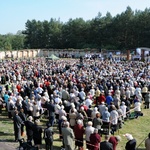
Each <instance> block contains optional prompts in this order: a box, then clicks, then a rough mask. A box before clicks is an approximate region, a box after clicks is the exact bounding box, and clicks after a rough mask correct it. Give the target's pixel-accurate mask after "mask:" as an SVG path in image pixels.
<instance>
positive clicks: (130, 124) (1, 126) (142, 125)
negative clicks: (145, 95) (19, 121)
mask: <svg viewBox="0 0 150 150" xmlns="http://www.w3.org/2000/svg"><path fill="white" fill-rule="evenodd" d="M142 112H143V113H144V116H143V117H139V118H138V119H133V120H127V121H125V124H124V125H123V128H122V129H120V130H119V132H116V133H115V135H120V136H121V137H122V140H121V142H119V144H118V146H117V150H124V147H125V144H126V142H127V139H126V138H125V137H124V136H123V134H125V133H130V134H132V135H133V137H134V138H135V139H136V140H137V146H138V145H139V144H140V143H141V142H142V141H143V140H144V139H145V137H147V135H148V133H149V132H150V126H149V124H150V117H149V114H150V110H148V109H143V110H142ZM45 121H46V120H45V119H42V121H41V125H43V123H44V124H45ZM42 127H43V128H45V126H42ZM54 131H55V134H54V150H59V149H61V148H60V146H61V145H62V142H61V141H60V140H59V135H58V131H57V129H56V127H54ZM103 137H104V136H103ZM103 137H102V139H103ZM25 139H26V137H25ZM0 141H4V142H6V143H8V144H9V145H12V146H14V147H15V148H17V147H18V146H19V144H18V143H15V142H13V141H14V134H13V122H12V120H10V119H8V117H7V114H6V112H5V110H4V111H3V113H2V114H1V115H0ZM44 144H45V142H44V140H43V145H42V147H43V148H42V149H44ZM144 148H145V146H144V142H143V143H142V144H141V145H140V146H139V149H141V150H142V149H143V150H144Z"/></svg>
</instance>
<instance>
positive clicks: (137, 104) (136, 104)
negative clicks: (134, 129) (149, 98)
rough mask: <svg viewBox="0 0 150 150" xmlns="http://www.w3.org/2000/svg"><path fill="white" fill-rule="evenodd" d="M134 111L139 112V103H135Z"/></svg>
mask: <svg viewBox="0 0 150 150" xmlns="http://www.w3.org/2000/svg"><path fill="white" fill-rule="evenodd" d="M134 111H141V103H140V102H136V103H135V104H134Z"/></svg>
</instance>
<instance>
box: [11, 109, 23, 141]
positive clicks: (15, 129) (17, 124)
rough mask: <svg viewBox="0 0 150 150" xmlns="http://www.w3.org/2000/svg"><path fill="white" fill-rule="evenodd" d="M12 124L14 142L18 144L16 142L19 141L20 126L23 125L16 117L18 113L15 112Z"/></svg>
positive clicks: (18, 117)
mask: <svg viewBox="0 0 150 150" xmlns="http://www.w3.org/2000/svg"><path fill="white" fill-rule="evenodd" d="M13 122H14V131H15V132H14V133H15V141H16V142H18V140H20V139H21V125H22V124H23V121H22V119H21V118H20V116H19V115H18V111H17V110H16V111H15V115H14V117H13Z"/></svg>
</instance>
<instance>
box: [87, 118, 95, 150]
mask: <svg viewBox="0 0 150 150" xmlns="http://www.w3.org/2000/svg"><path fill="white" fill-rule="evenodd" d="M92 125H93V123H92V122H91V121H89V122H88V123H87V127H86V128H85V139H86V148H87V149H90V148H91V147H90V146H91V145H90V135H91V134H92V133H93V132H94V127H92Z"/></svg>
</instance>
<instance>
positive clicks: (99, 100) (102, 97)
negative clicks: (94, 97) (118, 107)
mask: <svg viewBox="0 0 150 150" xmlns="http://www.w3.org/2000/svg"><path fill="white" fill-rule="evenodd" d="M98 102H99V104H101V103H102V102H104V103H105V102H106V98H105V96H104V95H100V96H99V97H98Z"/></svg>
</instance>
